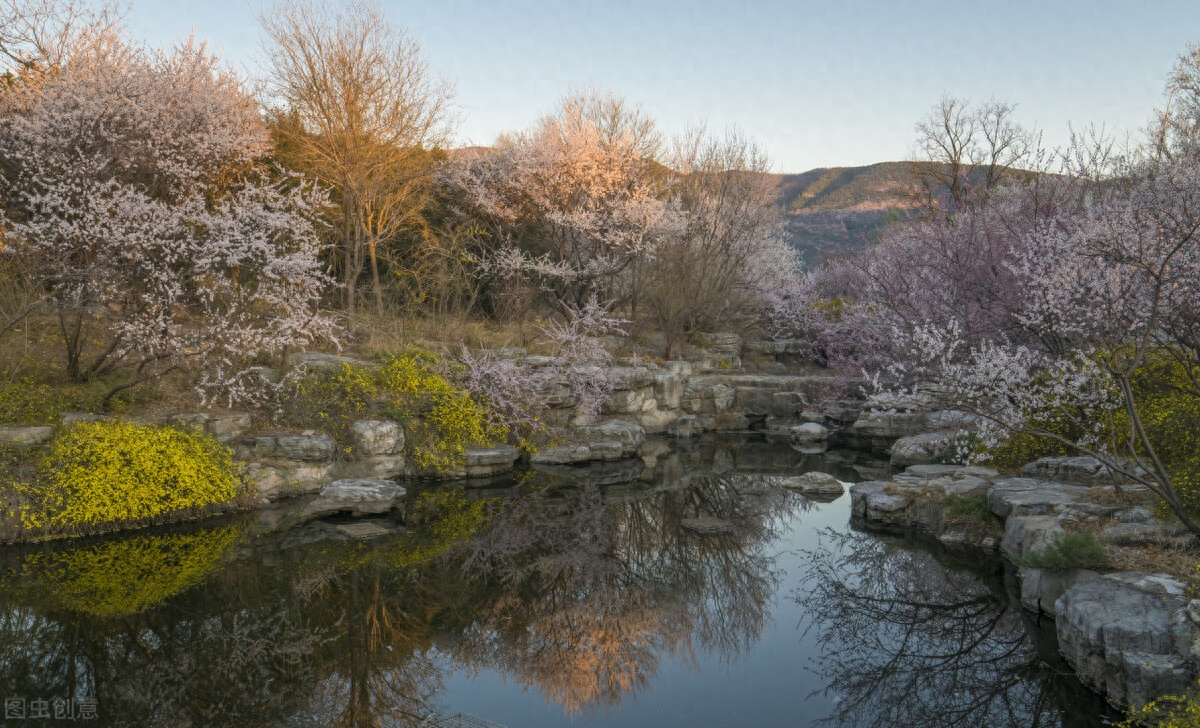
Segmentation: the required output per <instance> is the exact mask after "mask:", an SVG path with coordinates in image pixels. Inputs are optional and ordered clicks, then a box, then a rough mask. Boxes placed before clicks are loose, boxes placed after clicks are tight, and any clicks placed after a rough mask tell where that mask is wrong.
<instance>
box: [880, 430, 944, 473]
mask: <svg viewBox="0 0 1200 728" xmlns="http://www.w3.org/2000/svg"><path fill="white" fill-rule="evenodd" d="M956 436H957V433H954V432H926V433H923V434H920V435H909V436H908V437H902V438H900V439H899V440H896V442H895V443H894V444H893V445H892V455H891V460H892V465H920V464H925V463H930V462H932V461H933V459H934V457H936V456H937V455H938V454H939V453H941V452H943V451H944V450H946V449H947V448H949V447H950V446H951V445H953V444H954V439H955V437H956Z"/></svg>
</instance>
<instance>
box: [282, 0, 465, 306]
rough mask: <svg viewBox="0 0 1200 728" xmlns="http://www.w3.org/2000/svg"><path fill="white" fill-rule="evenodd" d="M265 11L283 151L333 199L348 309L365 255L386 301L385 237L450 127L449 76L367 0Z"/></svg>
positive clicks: (420, 204) (421, 189)
mask: <svg viewBox="0 0 1200 728" xmlns="http://www.w3.org/2000/svg"><path fill="white" fill-rule="evenodd" d="M259 22H261V23H262V26H263V29H264V30H265V31H266V36H267V45H266V49H265V50H266V57H267V66H268V70H269V72H270V89H271V92H272V93H273V95H274V100H275V101H276V102H277V103H278V104H279V109H278V113H277V116H276V119H277V123H276V125H275V131H276V134H277V136H278V138H279V142H280V147H281V149H282V150H283V152H282V156H283V157H284V158H285V161H287V162H289V163H291V164H293V165H294V166H295V167H297V168H298V169H299V170H300V171H303V172H305V173H307V174H312V175H314V176H316V177H317V178H318V179H320V180H321V181H322V182H324V183H325V184H326V185H328V186H329V187H331V188H332V192H333V196H334V199H335V200H336V201H337V202H338V207H339V210H340V214H339V216H338V218H339V219H337V221H336V224H335V226H334V232H335V235H336V237H337V239H338V242H339V244H340V248H341V250H340V258H341V261H340V265H341V274H342V286H343V296H344V298H343V302H344V305H345V308H346V310H347V311H349V312H353V310H354V305H355V296H356V284H357V281H358V278H359V276H360V275H361V273H362V270H363V267H364V265H365V263H366V262H368V261H369V262H370V265H371V278H372V283H373V288H374V297H375V307H376V310H377V311H378V312H382V310H383V292H382V281H381V279H380V272H379V257H380V248H381V247H382V246H385V245H386V244H387V243H388V242H389V241H391V240H393V239H394V238H395V237H396V236H397V235H399V234H400V233H401V232H403V231H404V230H406V229H408V228H409V227H411V226H412V225H414V224H415V223H416V222H417V221H418V220H419V217H420V215H421V213H422V210H423V209H424V207H425V205H426V202H427V199H428V183H429V181H430V175H431V172H432V170H433V163H434V157H433V156H432V155H431V154H430V150H431V148H434V147H437V146H439V145H441V144H443V143H444V142H445V141H446V140H447V139H448V137H449V133H450V125H449V117H450V113H449V112H450V99H451V94H452V90H451V87H450V85H449V84H448V83H447V82H446V81H444V80H438V79H435V78H434V77H433V76H432V75H431V73H430V71H429V67H428V64H427V63H426V62H425V60H424V59H423V57H422V54H421V46H420V45H419V44H418V43H417V42H416V41H415V40H413V39H412V38H411V37H410V36H409V35H408V34H407V33H406V32H405V31H404V30H403V29H402V28H400V27H398V26H396V25H395V24H393V23H392V21H391V20H390V19H389V18H388V17H387V16H386V15H385V14H384V13H383V11H382V10H381V8H380V6H379V5H378V3H376V2H372V1H371V0H361V1H359V0H356V1H354V2H350V3H348V4H346V5H341V4H335V3H332V2H328V1H323V0H315V1H313V2H283V3H280V4H277V5H275V6H273V7H272V8H271V9H270V10H268V11H264V12H263V13H262V14H260V15H259Z"/></svg>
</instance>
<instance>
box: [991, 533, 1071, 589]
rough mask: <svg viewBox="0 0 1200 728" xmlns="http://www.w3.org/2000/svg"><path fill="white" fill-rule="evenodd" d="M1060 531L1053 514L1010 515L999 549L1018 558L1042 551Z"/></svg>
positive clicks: (1011, 556) (1011, 557)
mask: <svg viewBox="0 0 1200 728" xmlns="http://www.w3.org/2000/svg"><path fill="white" fill-rule="evenodd" d="M1060 533H1062V534H1065V533H1066V531H1064V530H1063V527H1062V524H1060V523H1059V521H1058V518H1056V517H1054V516H1012V517H1011V518H1009V519H1008V520H1007V521H1005V522H1004V538H1003V539H1001V540H1000V550H1001V551H1002V552H1004V554H1005V555H1006V556H1008V557H1009V558H1010V559H1020V558H1021V557H1022V556H1025V555H1026V554H1030V553H1033V552H1038V551H1044V550H1045V549H1046V547H1047V546H1049V545H1050V543H1051V542H1052V541H1053V540H1054V537H1055V536H1056V535H1057V534H1060ZM1055 598H1056V599H1057V598H1058V597H1055Z"/></svg>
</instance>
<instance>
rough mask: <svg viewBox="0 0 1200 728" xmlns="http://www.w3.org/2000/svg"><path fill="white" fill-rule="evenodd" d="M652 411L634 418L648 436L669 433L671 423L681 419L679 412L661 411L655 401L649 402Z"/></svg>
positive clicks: (649, 410)
mask: <svg viewBox="0 0 1200 728" xmlns="http://www.w3.org/2000/svg"><path fill="white" fill-rule="evenodd" d="M646 404H647V405H650V409H645V410H643V411H642V412H640V413H638V414H637V416H636V417H635V418H634V419H636V420H637V423H638V425H640V426H641V428H642V429H643V430H645V431H646V434H647V435H661V434H663V433H665V432H666V431H667V429H668V428H669V427H670V426H671V423H672V422H674V421H675V420H676V419H678V418H679V410H660V409H657V408H656V407H655V406H654V405H655V402H654V400H647V402H646Z"/></svg>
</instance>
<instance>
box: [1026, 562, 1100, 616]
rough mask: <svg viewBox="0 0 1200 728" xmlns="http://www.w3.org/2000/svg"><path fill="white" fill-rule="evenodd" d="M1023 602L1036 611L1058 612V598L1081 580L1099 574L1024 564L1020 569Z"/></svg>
mask: <svg viewBox="0 0 1200 728" xmlns="http://www.w3.org/2000/svg"><path fill="white" fill-rule="evenodd" d="M1019 574H1020V577H1021V578H1020V581H1021V604H1022V605H1023V606H1024V607H1025V608H1026V609H1029V610H1031V611H1034V612H1041V613H1042V614H1048V615H1050V616H1051V617H1053V616H1055V614H1057V609H1056V605H1057V604H1058V598H1059V597H1061V596H1062V595H1063V594H1065V593H1066V591H1067V590H1068V589H1070V588H1071V587H1073V586H1075V585H1076V584H1078V583H1079V582H1081V581H1085V580H1087V579H1091V578H1093V577H1096V576H1099V574H1097V573H1096V572H1094V571H1090V570H1088V569H1066V570H1065V571H1049V570H1047V569H1034V568H1031V567H1028V566H1022V567H1021V569H1020V572H1019Z"/></svg>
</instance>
